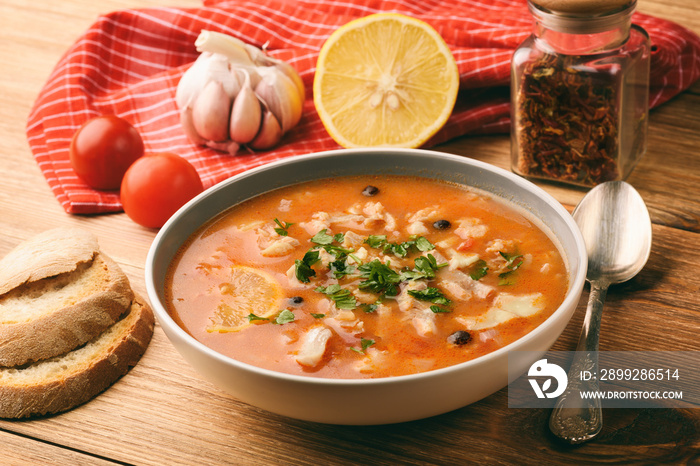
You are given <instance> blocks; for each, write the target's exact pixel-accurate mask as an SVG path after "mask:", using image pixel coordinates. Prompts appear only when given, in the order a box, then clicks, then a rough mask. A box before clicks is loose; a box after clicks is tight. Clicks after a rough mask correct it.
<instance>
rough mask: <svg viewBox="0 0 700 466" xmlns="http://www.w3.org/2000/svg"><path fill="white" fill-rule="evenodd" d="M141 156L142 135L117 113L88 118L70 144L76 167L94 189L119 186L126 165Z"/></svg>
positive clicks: (82, 177)
mask: <svg viewBox="0 0 700 466" xmlns="http://www.w3.org/2000/svg"><path fill="white" fill-rule="evenodd" d="M142 155H143V139H141V135H140V134H139V133H138V131H136V128H134V127H133V126H131V124H129V122H127V121H126V120H123V119H121V118H119V117H118V116H115V115H103V116H99V117H96V118H93V119H91V120H88V121H87V122H86V123H85V124H83V126H81V127H80V128H79V129H78V131H76V132H75V134H74V135H73V139H72V140H71V144H70V162H71V165H72V166H73V170H74V171H75V173H76V174H77V175H78V176H79V177H80V178H81V179H82V180H83V181H85V183H87V184H88V185H89V186H91V187H93V188H95V189H119V186H120V184H121V182H122V177H123V176H124V173H125V172H126V170H127V168H129V166H130V165H131V164H132V163H134V161H135V160H136V159H138V158H139V157H141V156H142Z"/></svg>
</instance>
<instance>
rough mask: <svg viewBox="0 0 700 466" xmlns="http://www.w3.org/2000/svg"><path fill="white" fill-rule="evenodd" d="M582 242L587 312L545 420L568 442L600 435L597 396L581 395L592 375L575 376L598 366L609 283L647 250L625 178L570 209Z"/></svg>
mask: <svg viewBox="0 0 700 466" xmlns="http://www.w3.org/2000/svg"><path fill="white" fill-rule="evenodd" d="M573 217H574V220H575V221H576V224H577V225H578V227H579V229H580V230H581V233H582V235H583V239H584V242H585V243H586V251H587V253H588V272H587V273H586V280H587V281H588V282H589V283H590V285H591V291H590V294H589V299H588V307H587V309H586V316H585V317H584V321H583V328H582V330H581V336H580V338H579V342H578V345H577V347H576V354H575V355H574V359H573V362H572V363H571V368H570V369H569V378H568V379H569V384H568V386H567V389H566V390H565V391H564V394H563V395H561V396H560V397H559V399H558V401H557V404H556V406H555V407H554V410H553V411H552V415H551V417H550V420H549V427H550V430H551V431H552V432H553V433H554V434H555V435H556V436H557V437H559V438H561V439H563V440H566V441H568V442H569V443H572V444H578V443H583V442H585V441H588V440H590V439H592V438H593V437H595V436H596V435H598V433H599V432H600V430H601V428H602V427H603V416H602V407H601V404H600V399H599V398H593V399H582V397H581V396H580V394H579V393H580V392H582V391H588V392H593V391H597V390H598V381H597V380H596V379H595V378H592V379H591V380H588V381H584V380H581V379H580V378H579V379H577V378H576V377H577V375H578V374H580V373H581V371H582V370H584V369H590V368H594V372H597V366H598V356H597V351H598V340H599V335H600V321H601V316H602V312H603V302H604V301H605V296H606V294H607V290H608V287H609V286H610V285H614V284H617V283H622V282H625V281H627V280H629V279H631V278H632V277H634V276H635V275H637V274H638V273H639V272H640V271H641V270H642V268H643V267H644V264H646V262H647V260H648V259H649V253H650V252H651V219H650V217H649V211H648V210H647V207H646V205H645V204H644V201H643V200H642V197H641V196H640V195H639V193H638V192H637V191H636V190H635V189H634V188H633V187H632V186H631V185H629V184H628V183H626V182H624V181H610V182H607V183H603V184H600V185H598V186H596V187H595V188H593V189H592V190H591V191H590V192H589V193H588V194H586V196H585V197H584V198H583V199H582V200H581V202H580V203H579V204H578V206H576V209H574V212H573Z"/></svg>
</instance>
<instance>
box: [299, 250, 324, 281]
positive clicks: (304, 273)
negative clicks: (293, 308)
mask: <svg viewBox="0 0 700 466" xmlns="http://www.w3.org/2000/svg"><path fill="white" fill-rule="evenodd" d="M319 260H320V258H319V253H318V251H314V250H311V251H307V252H306V254H304V258H303V259H301V260H299V259H297V260H295V261H294V275H295V276H296V277H297V280H299V281H300V282H302V283H309V281H310V280H309V279H310V278H311V277H315V276H316V271H315V270H314V269H312V268H311V266H312V265H314V264H315V263H316V262H318V261H319Z"/></svg>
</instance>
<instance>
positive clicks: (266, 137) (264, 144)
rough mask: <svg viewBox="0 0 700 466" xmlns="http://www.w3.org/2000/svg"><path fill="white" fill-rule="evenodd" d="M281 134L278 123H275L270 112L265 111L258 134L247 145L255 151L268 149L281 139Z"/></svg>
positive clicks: (275, 120)
mask: <svg viewBox="0 0 700 466" xmlns="http://www.w3.org/2000/svg"><path fill="white" fill-rule="evenodd" d="M282 134H283V131H282V126H281V125H280V123H279V121H277V118H276V117H275V115H274V114H273V113H272V112H271V111H269V110H265V111H264V112H263V117H262V124H261V125H260V132H259V133H258V134H257V136H255V139H253V141H252V142H251V143H250V144H248V145H249V146H250V147H251V148H253V149H257V150H264V149H269V148H271V147H273V146H274V145H275V144H277V143H278V142H279V141H280V139H282Z"/></svg>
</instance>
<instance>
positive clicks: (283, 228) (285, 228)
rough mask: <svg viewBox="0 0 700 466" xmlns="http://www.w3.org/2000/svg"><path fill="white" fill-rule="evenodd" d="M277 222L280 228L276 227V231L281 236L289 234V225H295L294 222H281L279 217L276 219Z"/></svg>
mask: <svg viewBox="0 0 700 466" xmlns="http://www.w3.org/2000/svg"><path fill="white" fill-rule="evenodd" d="M275 223H276V224H277V225H278V228H275V232H276V233H277V234H278V235H280V236H287V235H289V227H291V226H292V225H294V224H293V223H287V222H280V221H279V220H278V219H275Z"/></svg>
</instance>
